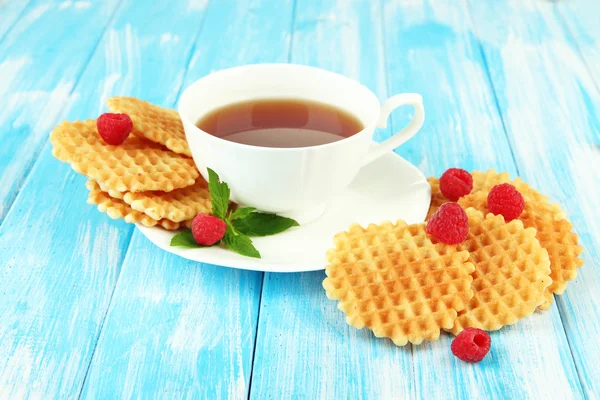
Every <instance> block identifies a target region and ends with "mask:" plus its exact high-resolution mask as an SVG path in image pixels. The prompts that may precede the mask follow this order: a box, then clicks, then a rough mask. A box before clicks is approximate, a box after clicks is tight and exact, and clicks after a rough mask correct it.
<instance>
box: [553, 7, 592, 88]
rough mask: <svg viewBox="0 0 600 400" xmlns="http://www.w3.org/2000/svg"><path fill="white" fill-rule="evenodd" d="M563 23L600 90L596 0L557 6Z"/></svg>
mask: <svg viewBox="0 0 600 400" xmlns="http://www.w3.org/2000/svg"><path fill="white" fill-rule="evenodd" d="M555 10H556V12H557V13H558V15H559V16H560V17H561V20H562V21H561V22H564V24H566V28H567V31H568V32H567V35H566V37H571V38H572V40H573V42H574V45H575V47H576V49H578V50H579V54H580V56H581V57H582V58H583V60H584V61H585V64H586V67H587V68H588V69H589V70H590V75H591V77H592V79H593V80H594V82H595V83H596V87H597V88H600V25H598V21H600V7H598V2H597V1H595V0H577V1H563V2H559V3H557V4H556V7H555Z"/></svg>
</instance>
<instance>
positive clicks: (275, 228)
mask: <svg viewBox="0 0 600 400" xmlns="http://www.w3.org/2000/svg"><path fill="white" fill-rule="evenodd" d="M231 225H233V227H234V228H235V230H236V231H238V232H239V233H243V234H244V235H247V236H269V235H274V234H276V233H280V232H283V231H285V230H287V229H289V228H291V227H292V226H299V224H298V223H297V222H296V221H294V220H293V219H291V218H286V217H280V216H279V215H275V214H267V213H261V212H253V213H250V214H248V215H247V216H246V217H244V218H242V219H236V220H233V221H231Z"/></svg>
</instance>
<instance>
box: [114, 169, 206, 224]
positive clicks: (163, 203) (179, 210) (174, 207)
mask: <svg viewBox="0 0 600 400" xmlns="http://www.w3.org/2000/svg"><path fill="white" fill-rule="evenodd" d="M123 199H124V201H125V203H127V204H129V205H130V206H131V208H133V209H134V210H136V211H140V212H143V213H145V214H146V215H148V216H150V217H152V218H154V219H156V220H160V219H163V218H167V219H169V220H171V221H175V222H182V221H186V220H189V219H192V218H194V217H195V216H196V214H198V213H206V214H208V213H210V212H211V202H210V193H209V191H208V184H207V183H206V181H205V180H204V179H203V178H202V177H199V178H198V179H197V180H196V183H194V184H193V185H191V186H188V187H185V188H182V189H177V190H173V191H172V192H168V193H165V192H136V193H134V192H127V193H125V195H124V197H123Z"/></svg>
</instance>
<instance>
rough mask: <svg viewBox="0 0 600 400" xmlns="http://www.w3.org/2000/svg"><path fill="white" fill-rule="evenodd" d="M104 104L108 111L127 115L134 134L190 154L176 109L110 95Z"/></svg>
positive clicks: (180, 152) (181, 152) (172, 149)
mask: <svg viewBox="0 0 600 400" xmlns="http://www.w3.org/2000/svg"><path fill="white" fill-rule="evenodd" d="M106 104H107V106H108V109H109V110H110V112H113V113H123V114H128V115H129V117H130V118H131V121H132V122H133V133H134V134H136V135H138V136H141V137H144V138H146V139H148V140H151V141H153V142H155V143H160V144H162V145H163V146H165V147H166V148H167V149H169V150H171V151H174V152H175V153H179V154H184V155H186V156H188V157H191V156H192V153H191V151H190V148H189V146H188V143H187V140H186V138H185V132H184V131H183V124H182V123H181V118H180V117H179V114H178V113H177V111H175V110H170V109H168V108H163V107H160V106H156V105H154V104H150V103H148V102H147V101H144V100H140V99H136V98H134V97H111V98H110V99H108V100H107V101H106Z"/></svg>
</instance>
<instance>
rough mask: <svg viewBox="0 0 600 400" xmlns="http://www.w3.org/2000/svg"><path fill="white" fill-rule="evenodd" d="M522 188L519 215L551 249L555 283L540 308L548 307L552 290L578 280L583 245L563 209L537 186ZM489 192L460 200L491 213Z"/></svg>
mask: <svg viewBox="0 0 600 400" xmlns="http://www.w3.org/2000/svg"><path fill="white" fill-rule="evenodd" d="M517 184H518V185H519V186H521V187H517V189H519V191H521V190H523V191H522V192H521V193H523V194H524V196H525V209H524V210H523V213H522V214H521V215H520V216H519V220H521V221H522V222H523V225H524V226H525V227H526V228H535V229H536V230H537V233H536V237H537V239H538V240H539V242H540V244H541V245H542V247H544V248H545V249H546V250H548V255H549V257H550V277H551V278H552V284H551V285H550V286H548V287H547V288H546V291H545V297H546V300H545V301H544V303H542V304H541V305H540V306H539V308H540V309H541V310H548V309H549V308H550V306H551V305H552V303H553V302H554V296H553V293H556V294H562V293H564V291H565V289H566V287H567V282H568V281H570V280H573V279H575V277H576V276H577V269H578V268H579V267H581V266H582V265H583V260H582V259H581V258H580V257H579V256H580V254H581V253H582V251H583V247H581V246H579V244H578V241H579V240H578V237H577V234H576V233H575V232H573V226H572V225H571V223H570V222H569V221H568V220H567V219H565V218H564V212H563V211H562V210H561V209H560V208H558V207H557V206H556V205H553V204H549V203H548V198H547V197H545V196H543V195H541V194H538V195H535V193H533V192H536V191H535V189H532V188H530V187H529V186H527V187H525V186H523V185H526V184H524V183H523V184H519V183H517ZM488 193H489V191H480V192H476V193H471V194H470V195H468V196H465V197H463V198H461V199H460V200H459V201H458V204H460V205H461V206H462V207H463V208H467V207H473V208H476V209H477V210H480V211H482V212H484V213H488V212H489V211H488V209H487V196H488Z"/></svg>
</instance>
